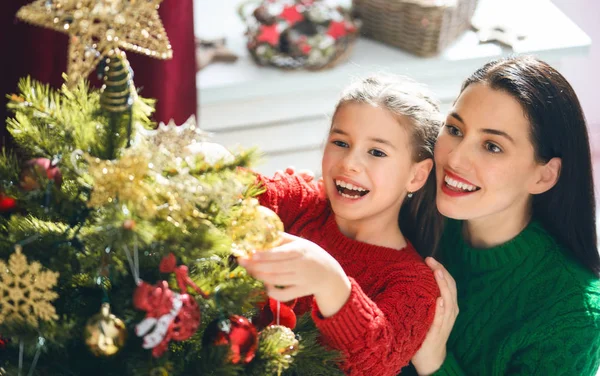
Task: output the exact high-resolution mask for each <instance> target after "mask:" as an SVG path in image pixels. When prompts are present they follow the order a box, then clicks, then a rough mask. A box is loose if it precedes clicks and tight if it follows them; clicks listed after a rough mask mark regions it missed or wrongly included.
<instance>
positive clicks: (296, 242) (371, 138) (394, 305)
mask: <svg viewBox="0 0 600 376" xmlns="http://www.w3.org/2000/svg"><path fill="white" fill-rule="evenodd" d="M440 120H441V119H440V116H439V112H438V107H437V105H436V104H435V103H434V102H433V101H432V99H431V98H430V97H429V96H427V94H425V92H424V90H423V88H421V87H419V86H417V85H416V84H414V83H413V82H410V81H408V80H404V79H400V78H393V77H384V76H381V77H379V76H374V77H369V78H367V79H364V80H362V81H360V82H358V83H356V84H354V85H352V86H350V87H349V88H348V89H347V90H346V91H345V92H344V93H343V95H342V98H341V100H340V102H339V104H338V105H337V108H336V110H335V113H334V116H333V119H332V124H331V128H330V131H329V137H328V140H327V145H326V147H325V151H324V154H323V160H322V174H323V187H324V191H325V196H326V197H322V196H321V195H320V194H319V189H318V188H316V187H315V186H314V185H313V184H310V183H308V182H306V181H305V180H304V179H303V178H301V177H299V176H298V175H288V174H276V176H275V177H274V178H273V179H268V178H265V177H262V176H261V177H260V179H261V180H262V182H263V183H264V186H265V188H266V192H265V193H264V194H262V196H261V197H260V201H261V204H262V205H265V206H267V207H270V208H272V209H274V210H275V211H276V212H277V214H279V216H280V217H281V219H282V221H283V223H284V225H285V228H286V232H287V233H288V234H286V235H285V243H284V244H283V245H281V246H279V247H276V248H274V249H272V250H271V251H268V252H258V253H256V254H254V255H252V257H251V258H248V259H243V260H241V264H242V265H244V266H245V267H246V268H247V269H248V271H249V272H250V273H251V274H252V275H253V276H255V277H256V278H258V279H260V280H262V281H263V282H264V283H265V285H266V287H267V291H268V294H269V296H270V297H271V298H273V299H277V300H279V301H283V302H285V301H290V300H292V299H296V298H300V297H305V296H310V298H309V299H303V300H299V301H298V303H297V304H296V306H295V310H296V312H297V313H298V314H301V313H303V311H307V310H308V309H312V317H313V319H314V321H315V323H316V325H317V327H318V328H319V329H320V332H321V333H322V338H323V340H324V341H325V343H327V344H328V345H330V346H331V347H332V348H334V349H337V350H339V351H341V353H342V354H343V356H344V360H343V362H342V364H341V367H342V369H343V370H344V371H345V373H346V374H348V375H365V374H367V373H372V374H373V375H377V376H386V375H396V374H397V373H398V372H399V371H400V369H401V367H403V366H404V365H406V364H407V363H408V361H409V360H410V358H411V357H412V356H413V355H414V354H415V352H416V351H417V350H418V349H419V346H420V345H421V343H422V341H423V339H424V338H425V334H426V333H427V330H428V329H429V326H430V325H431V322H432V320H433V316H434V311H435V304H436V298H437V297H438V296H439V290H438V288H437V286H436V283H435V280H434V278H433V275H432V273H431V271H430V270H429V268H428V267H427V266H426V265H425V263H424V262H423V260H422V258H421V257H420V256H419V254H418V253H417V252H416V251H415V248H414V247H413V244H412V243H414V244H415V245H416V246H417V248H419V249H421V250H423V251H424V252H429V251H430V250H432V249H433V248H435V246H436V243H437V237H436V234H439V232H440V223H441V222H440V217H439V216H438V215H437V211H436V209H435V206H434V202H435V198H434V197H435V196H434V195H435V176H434V174H430V171H431V170H432V168H433V160H432V157H433V154H432V153H433V145H434V141H435V137H436V134H437V132H438V129H439V127H440V125H441V121H440ZM411 242H412V243H411ZM311 305H312V308H311Z"/></svg>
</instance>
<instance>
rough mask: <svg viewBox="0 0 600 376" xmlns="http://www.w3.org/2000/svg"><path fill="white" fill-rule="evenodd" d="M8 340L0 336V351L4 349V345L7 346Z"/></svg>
mask: <svg viewBox="0 0 600 376" xmlns="http://www.w3.org/2000/svg"><path fill="white" fill-rule="evenodd" d="M8 342H9V341H8V339H7V338H4V337H2V336H0V350H4V349H6V345H7V344H8Z"/></svg>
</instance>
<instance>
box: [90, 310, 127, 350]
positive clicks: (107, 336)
mask: <svg viewBox="0 0 600 376" xmlns="http://www.w3.org/2000/svg"><path fill="white" fill-rule="evenodd" d="M126 339H127V329H126V328H125V324H124V323H123V321H122V320H121V319H119V318H118V317H117V316H115V315H113V314H111V313H110V305H109V304H108V303H103V304H102V308H101V309H100V313H98V314H96V315H94V316H92V317H91V318H90V319H89V320H88V322H87V324H86V326H85V344H86V345H87V346H88V348H89V349H90V351H91V352H92V353H93V354H94V355H96V356H111V355H114V354H116V353H118V352H119V350H121V348H122V347H123V345H125V340H126Z"/></svg>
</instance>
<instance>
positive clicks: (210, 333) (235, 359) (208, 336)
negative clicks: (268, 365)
mask: <svg viewBox="0 0 600 376" xmlns="http://www.w3.org/2000/svg"><path fill="white" fill-rule="evenodd" d="M202 344H203V345H204V346H210V345H213V346H228V347H229V361H230V362H231V363H233V364H239V363H243V364H247V363H250V362H251V361H252V359H254V356H255V355H256V348H257V347H258V334H257V332H256V328H255V327H254V325H252V324H251V323H250V321H248V319H247V318H245V317H243V316H238V315H232V316H230V317H229V318H227V319H217V320H215V321H213V322H212V323H210V324H208V326H207V327H206V330H205V331H204V337H203V338H202Z"/></svg>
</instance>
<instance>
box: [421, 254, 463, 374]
mask: <svg viewBox="0 0 600 376" xmlns="http://www.w3.org/2000/svg"><path fill="white" fill-rule="evenodd" d="M425 263H426V264H427V266H429V267H430V268H431V270H433V275H434V276H435V280H436V281H437V284H438V287H439V288H440V293H441V296H440V297H439V298H438V299H437V301H436V307H435V317H434V318H433V324H431V328H429V331H428V332H427V336H426V337H425V341H424V342H423V345H422V346H421V348H420V349H419V351H417V353H416V354H415V356H414V357H413V358H412V360H411V361H412V363H413V365H414V366H415V369H416V370H417V373H418V374H419V375H431V374H432V373H434V372H435V371H437V370H438V369H440V367H441V366H442V364H443V363H444V360H445V359H446V343H447V342H448V338H449V337H450V332H451V331H452V327H453V326H454V322H455V321H456V317H457V316H458V300H457V296H456V294H457V289H456V282H455V281H454V278H452V276H451V275H450V273H448V271H447V270H446V268H444V266H443V265H442V264H440V263H439V262H437V261H436V260H434V259H433V257H427V258H426V259H425Z"/></svg>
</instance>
